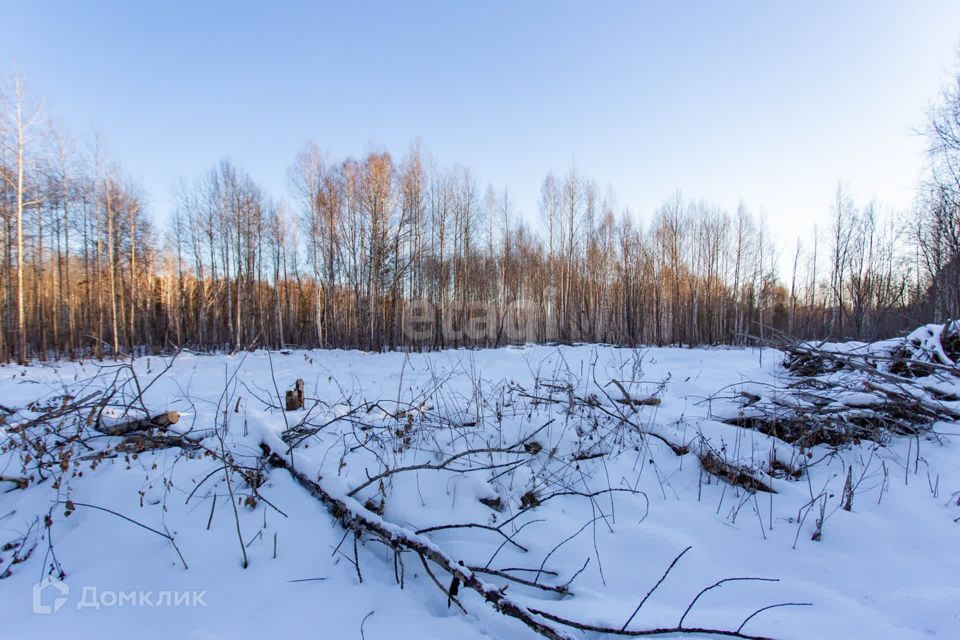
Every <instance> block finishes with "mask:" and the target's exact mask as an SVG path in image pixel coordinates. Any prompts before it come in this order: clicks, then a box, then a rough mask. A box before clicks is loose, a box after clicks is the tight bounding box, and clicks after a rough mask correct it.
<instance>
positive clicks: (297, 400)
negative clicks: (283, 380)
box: [287, 378, 303, 411]
mask: <svg viewBox="0 0 960 640" xmlns="http://www.w3.org/2000/svg"><path fill="white" fill-rule="evenodd" d="M298 409H303V378H297V381H296V382H295V383H294V385H293V389H288V390H287V411H296V410H298Z"/></svg>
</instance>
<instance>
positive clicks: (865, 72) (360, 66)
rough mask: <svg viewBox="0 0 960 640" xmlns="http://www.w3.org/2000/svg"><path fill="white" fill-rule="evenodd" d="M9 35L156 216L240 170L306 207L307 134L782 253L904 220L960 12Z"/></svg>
mask: <svg viewBox="0 0 960 640" xmlns="http://www.w3.org/2000/svg"><path fill="white" fill-rule="evenodd" d="M0 24H2V27H0V29H2V37H0V70H2V71H3V72H4V75H9V72H10V71H11V70H12V69H13V66H14V65H16V66H17V67H18V68H20V69H22V70H23V71H24V72H25V73H26V74H27V76H28V78H29V82H30V86H31V87H32V90H33V91H34V92H35V93H40V94H42V95H43V96H44V97H45V98H46V104H47V105H48V111H50V113H51V114H53V115H56V116H57V117H58V118H59V119H60V120H61V121H63V122H64V123H65V124H66V125H67V126H68V128H69V129H70V130H71V132H72V133H73V134H74V135H75V136H76V137H82V136H84V135H86V132H88V131H90V130H91V129H92V128H97V129H98V130H100V131H101V132H102V133H103V134H104V135H105V137H106V140H107V145H108V150H109V153H110V155H111V156H112V157H113V158H114V159H116V160H117V161H119V162H120V163H121V164H122V165H123V166H124V168H125V169H126V170H127V172H128V173H129V174H130V175H131V176H133V177H134V178H135V179H136V180H138V181H139V182H141V183H142V185H143V186H144V189H145V191H146V194H147V196H148V200H149V203H150V207H151V209H152V210H153V211H154V213H155V214H156V215H157V217H158V218H159V219H161V220H162V219H164V218H165V217H166V215H167V214H168V213H169V209H170V206H171V203H172V194H173V191H174V187H175V185H176V182H177V180H178V179H179V178H181V177H187V178H190V177H193V176H196V175H198V174H200V173H201V172H203V171H204V170H206V169H207V168H208V167H210V166H212V165H213V164H214V163H215V162H217V161H218V160H219V159H220V158H223V157H229V158H231V159H232V160H233V161H235V162H236V163H237V164H239V165H240V166H242V167H243V168H245V169H246V170H248V171H249V172H250V173H251V174H252V175H253V176H254V177H255V178H256V179H257V180H258V181H259V182H260V183H261V184H262V185H263V186H264V187H265V188H266V189H267V190H268V191H269V193H270V194H271V195H272V196H273V197H275V198H277V199H284V198H287V199H289V196H288V195H287V177H286V176H287V168H288V167H289V166H290V164H291V163H292V161H293V157H294V155H295V153H296V152H297V150H298V149H299V147H300V146H301V145H302V144H303V143H304V142H305V141H306V140H307V139H312V140H314V141H315V142H316V143H317V144H318V145H319V146H320V147H321V148H322V149H324V150H326V151H328V152H329V153H330V154H331V156H333V157H343V156H346V155H359V154H362V153H364V152H365V151H367V150H369V149H372V148H387V149H389V150H390V151H392V152H394V153H395V154H397V155H401V154H402V153H404V152H405V151H406V149H407V148H408V146H409V145H410V143H411V142H412V141H413V140H414V139H415V138H417V137H419V138H420V139H422V141H423V144H424V146H425V148H426V149H427V150H429V151H430V152H431V153H432V154H433V156H434V157H435V158H436V159H437V160H438V161H439V162H441V163H443V164H452V163H455V162H456V163H462V164H464V165H467V166H469V167H470V168H471V169H472V170H473V173H474V175H475V177H476V178H477V180H478V182H479V183H480V186H481V188H483V187H485V185H486V184H487V183H493V184H494V185H495V186H498V187H504V186H505V187H508V188H509V189H510V192H511V195H512V198H513V201H514V203H515V205H516V207H517V208H518V209H519V210H520V211H521V212H522V213H523V214H525V215H527V216H528V217H533V216H535V215H536V203H537V195H538V191H539V186H540V182H541V180H542V178H543V176H544V175H545V174H546V172H547V171H548V170H551V169H552V170H554V171H555V172H558V173H564V172H566V170H567V169H568V168H569V167H570V166H571V165H575V166H576V167H577V169H578V171H580V172H581V173H583V174H585V175H588V176H591V177H593V178H595V179H597V180H598V182H599V183H600V185H601V187H603V188H605V187H606V186H607V185H610V186H612V187H613V188H614V189H615V190H616V192H617V195H618V201H619V204H620V205H621V206H629V207H630V208H631V209H632V210H634V212H635V213H637V214H638V215H639V216H640V217H641V218H642V219H647V218H648V217H649V215H650V213H651V211H652V210H653V209H654V208H655V207H656V206H658V205H659V204H660V203H661V202H663V201H664V200H665V199H666V198H668V197H669V196H670V195H671V194H672V193H673V192H674V191H676V190H677V189H679V190H681V191H682V192H683V193H684V194H685V195H686V196H688V197H696V198H704V199H707V200H710V201H713V202H715V203H717V204H719V205H721V206H724V207H726V208H728V209H730V210H733V209H735V207H736V206H737V203H738V202H739V201H741V200H742V201H743V202H745V203H746V204H747V205H748V206H749V207H750V208H751V209H753V210H754V211H761V210H763V211H764V212H765V213H766V215H767V217H768V219H769V221H770V223H771V225H772V226H773V228H774V229H775V230H776V231H777V232H778V238H779V239H780V245H781V247H782V248H788V247H792V245H793V237H794V236H795V234H797V233H800V232H801V231H806V230H807V229H808V228H809V227H811V226H812V224H813V223H814V222H815V221H821V223H823V222H824V221H825V220H826V218H827V215H828V212H829V207H830V203H831V200H832V196H833V192H834V190H835V188H836V184H837V181H838V180H842V181H844V182H845V183H847V184H848V185H849V186H850V188H851V190H852V191H853V193H854V194H855V195H856V196H857V197H858V198H860V199H861V200H866V199H876V200H877V201H878V202H880V203H883V204H885V205H887V206H889V207H892V208H894V209H896V210H898V211H902V210H906V209H907V208H908V207H909V205H910V203H911V201H912V198H913V194H914V188H915V186H916V184H917V181H918V179H919V178H920V177H921V176H922V172H923V167H924V157H923V150H924V142H923V140H922V139H921V138H920V137H919V136H917V135H916V134H915V132H914V130H915V129H916V128H918V127H920V126H922V124H923V121H924V113H925V111H926V109H927V107H928V106H929V104H930V103H931V101H933V100H934V99H935V98H936V97H937V94H938V92H939V90H940V88H941V87H942V86H943V84H944V83H945V82H946V81H947V80H948V79H949V77H950V74H951V73H952V72H953V71H954V70H955V69H956V68H957V66H956V61H957V57H956V51H957V46H958V44H960V2H956V1H952V0H951V1H947V0H943V1H923V0H912V1H909V2H907V1H903V2H894V1H870V2H861V1H851V0H845V1H843V2H819V1H817V2H793V3H787V2H759V1H758V2H706V1H703V2H693V1H689V2H683V1H680V2H666V1H664V2H579V3H562V2H494V1H484V2H423V3H405V2H382V3H381V2H376V3H374V2H349V3H348V2H337V3H320V2H304V3H296V2H259V3H246V2H236V1H233V2H212V1H211V2H173V1H166V2H119V1H117V2H96V1H91V2H67V1H66V0H64V1H62V2H46V1H43V0H32V1H29V2H20V1H11V0H2V1H0Z"/></svg>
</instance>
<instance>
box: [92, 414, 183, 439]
mask: <svg viewBox="0 0 960 640" xmlns="http://www.w3.org/2000/svg"><path fill="white" fill-rule="evenodd" d="M179 420H180V414H179V413H177V412H176V411H167V412H165V413H161V414H158V415H155V416H153V417H151V418H139V419H137V420H128V421H127V422H120V423H118V424H103V423H102V422H101V423H100V424H99V425H97V427H96V429H97V431H99V432H100V433H103V434H105V435H108V436H125V435H127V434H129V433H134V432H136V431H149V430H151V429H160V430H164V429H167V428H168V427H170V426H171V425H174V424H176V423H177V422H178V421H179Z"/></svg>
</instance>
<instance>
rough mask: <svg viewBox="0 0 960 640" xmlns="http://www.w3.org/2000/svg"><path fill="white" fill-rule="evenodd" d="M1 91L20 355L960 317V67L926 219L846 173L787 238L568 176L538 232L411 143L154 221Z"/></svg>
mask: <svg viewBox="0 0 960 640" xmlns="http://www.w3.org/2000/svg"><path fill="white" fill-rule="evenodd" d="M2 97H3V105H4V114H3V115H4V117H3V119H2V121H0V122H2V124H0V139H2V144H0V176H2V180H0V240H2V258H0V259H2V264H0V359H4V360H7V361H21V362H22V361H26V360H27V359H28V358H30V357H32V356H36V357H40V358H50V357H71V358H76V357H104V356H106V355H113V354H125V353H150V352H156V351H164V350H172V349H177V348H183V347H187V348H192V349H196V350H210V349H217V350H221V349H222V350H235V349H244V348H255V347H272V348H277V347H286V346H303V347H345V348H359V349H368V350H382V349H398V348H409V349H436V348H442V347H455V346H499V345H504V344H509V343H517V342H546V341H559V342H581V341H583V342H603V343H614V344H625V345H636V344H683V345H701V344H743V343H745V342H748V341H751V340H753V339H755V338H757V337H760V338H762V337H765V336H768V335H772V334H775V333H777V332H783V333H788V334H791V335H794V336H799V337H805V338H856V339H874V338H877V337H881V336H885V335H891V334H894V333H896V332H898V331H902V330H904V329H906V328H909V327H912V326H915V325H916V324H917V323H919V322H923V321H943V320H946V319H948V318H955V317H957V316H958V311H960V309H958V300H960V295H958V292H960V124H958V123H960V76H958V78H957V85H956V86H952V87H948V88H947V90H946V91H945V93H944V96H943V99H942V100H941V103H940V106H938V107H937V108H935V109H934V110H932V111H931V113H930V118H929V130H928V132H927V133H928V139H929V141H930V158H931V172H930V177H929V180H928V181H927V182H926V183H925V184H924V185H922V186H921V188H920V193H921V197H919V198H918V201H917V205H916V208H915V210H914V211H912V212H910V215H907V216H904V215H902V212H901V214H900V215H899V216H892V215H889V214H887V215H884V214H882V213H881V212H880V209H879V207H877V206H876V205H874V204H859V203H856V202H854V201H853V200H852V198H851V197H850V196H849V194H848V193H847V191H846V190H845V189H844V188H843V187H842V186H838V188H837V192H836V198H835V201H834V202H833V204H832V208H831V223H830V225H829V228H826V229H823V230H821V232H820V233H817V234H815V237H814V240H813V242H812V244H810V245H809V246H802V245H801V244H800V243H798V244H797V245H796V246H795V247H780V246H778V245H777V243H776V242H775V230H774V229H773V228H771V226H770V225H769V224H768V222H767V221H766V219H765V218H763V217H757V216H756V215H753V214H752V213H751V212H750V211H748V210H747V209H746V208H745V207H743V206H741V207H739V208H738V209H737V210H736V211H734V212H728V211H724V210H722V209H721V208H719V207H717V206H715V205H712V204H710V203H709V202H707V201H701V200H695V199H686V198H684V197H683V196H681V195H680V194H679V193H677V194H674V195H672V196H670V197H669V198H667V199H666V200H665V201H664V203H663V204H662V205H661V206H660V207H659V208H658V209H657V210H656V211H654V212H652V216H651V217H650V219H649V221H648V222H647V223H646V224H641V223H640V222H639V221H638V218H637V217H636V216H635V215H634V214H633V213H632V212H631V211H629V210H628V209H626V208H623V207H620V206H619V205H618V204H617V201H616V196H615V194H614V193H613V192H612V191H611V190H610V189H606V190H601V189H600V188H599V187H598V185H597V183H596V182H595V181H594V180H592V179H590V178H588V177H586V176H583V175H580V174H579V173H577V172H576V171H574V170H570V171H568V172H566V173H564V174H560V175H555V174H553V173H549V174H548V175H547V176H546V177H545V178H544V180H543V182H542V184H541V189H540V199H539V204H538V211H537V214H538V217H537V220H536V222H535V223H530V222H528V221H526V220H525V219H524V217H523V216H521V215H520V212H518V211H517V210H516V208H515V207H514V205H513V203H512V201H511V198H510V195H509V193H508V191H507V190H506V189H496V188H494V187H492V186H490V187H487V188H485V189H482V188H480V187H479V185H478V184H477V181H476V179H475V177H474V176H473V174H472V173H471V172H470V170H469V169H467V168H466V167H463V166H459V165H455V166H443V165H441V164H439V163H438V162H436V161H435V160H434V159H433V158H432V157H431V156H430V155H429V153H427V152H426V151H424V150H423V149H422V148H421V146H420V145H419V144H414V145H412V146H411V147H410V149H409V150H407V151H406V153H404V154H403V155H402V156H394V155H391V154H390V153H388V152H386V151H373V152H370V153H367V154H366V155H363V156H361V157H357V158H346V159H331V158H329V157H327V156H326V155H325V154H323V153H322V152H321V151H320V149H319V148H318V147H317V146H316V145H315V144H312V143H308V144H306V145H305V146H304V147H303V149H302V150H301V151H300V153H299V154H298V155H297V156H296V158H294V159H292V162H291V166H290V169H289V176H290V195H291V196H292V198H291V204H290V206H289V207H288V206H286V205H284V204H283V203H281V202H278V201H275V200H273V199H272V198H271V197H270V196H269V195H268V194H267V193H265V192H264V190H263V189H262V188H261V187H260V186H259V185H258V184H257V182H256V181H255V179H254V178H253V177H252V176H250V175H249V174H247V173H246V172H245V171H243V170H242V169H241V168H239V167H237V166H235V165H234V164H233V163H231V162H230V161H227V160H224V161H222V162H220V163H219V164H217V165H216V166H214V167H212V168H211V169H210V170H209V171H208V172H206V173H205V174H204V175H201V176H196V177H194V178H193V179H192V180H191V181H187V182H184V183H183V184H182V186H181V188H180V190H179V193H178V194H177V198H176V206H175V208H174V210H173V211H172V212H170V215H169V216H167V217H168V219H169V221H168V222H167V223H166V224H164V225H163V228H159V227H157V226H155V224H154V223H153V222H152V220H151V218H150V217H149V216H148V215H147V211H146V206H145V202H144V196H143V194H142V192H141V190H140V188H139V187H138V185H137V184H135V183H134V182H133V181H131V180H130V179H129V178H127V177H125V176H124V174H123V172H122V169H121V168H120V167H119V166H118V165H117V164H115V163H112V162H109V161H108V160H107V159H106V158H105V157H104V154H103V153H102V151H101V149H102V145H100V144H99V143H98V142H97V141H96V140H94V142H93V143H92V144H88V145H86V146H82V148H81V145H76V144H74V143H72V142H71V139H70V137H69V136H68V135H67V134H66V133H65V132H64V131H63V130H62V129H61V128H59V127H56V126H54V125H52V124H51V123H50V122H49V120H48V119H47V118H46V116H45V114H44V112H43V109H42V108H41V107H40V106H39V104H38V103H37V102H36V100H35V99H34V98H33V96H32V95H31V94H29V92H27V91H26V89H25V87H24V84H23V82H22V80H21V79H20V78H19V77H16V76H15V77H14V78H13V79H12V80H11V81H10V82H9V86H8V87H7V88H6V89H4V92H3V96H2ZM782 251H787V252H789V261H788V262H789V265H790V266H789V268H787V269H783V268H782V267H781V266H780V265H781V264H783V260H781V253H780V252H782Z"/></svg>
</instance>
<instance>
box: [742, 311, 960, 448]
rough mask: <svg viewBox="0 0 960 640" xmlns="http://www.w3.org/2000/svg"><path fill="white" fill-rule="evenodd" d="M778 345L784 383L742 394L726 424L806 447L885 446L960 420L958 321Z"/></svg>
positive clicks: (959, 330) (959, 341)
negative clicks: (862, 337) (872, 338)
mask: <svg viewBox="0 0 960 640" xmlns="http://www.w3.org/2000/svg"><path fill="white" fill-rule="evenodd" d="M778 346H779V348H780V349H781V350H782V351H784V352H785V354H786V357H785V358H784V361H783V367H784V369H785V370H786V374H787V375H786V377H785V378H784V379H783V381H782V383H781V384H780V385H777V386H775V387H773V388H771V389H770V390H769V391H765V392H761V393H752V392H743V398H744V400H743V407H742V409H741V411H740V412H739V413H738V415H736V416H735V417H732V418H729V419H727V420H725V422H727V423H728V424H733V425H737V426H740V427H746V428H751V429H756V430H758V431H761V432H763V433H766V434H768V435H771V436H774V437H776V438H779V439H781V440H784V441H786V442H789V443H791V444H795V445H797V446H799V447H801V448H806V447H812V446H815V445H818V444H827V445H834V446H839V445H843V444H848V443H856V442H859V441H861V440H871V441H875V442H883V441H885V439H887V438H889V437H890V436H892V435H910V436H914V435H917V434H918V433H921V432H924V431H927V430H929V429H931V428H932V427H933V426H934V425H935V424H936V423H938V422H941V421H956V420H960V366H958V364H957V362H958V360H960V323H958V322H951V323H948V324H945V325H937V324H931V325H925V326H923V327H920V328H919V329H917V330H915V331H913V332H912V333H910V334H909V335H907V336H906V337H903V338H896V339H892V340H883V341H879V342H873V343H860V342H845V343H826V342H821V343H814V342H796V343H788V344H782V345H778Z"/></svg>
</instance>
